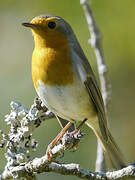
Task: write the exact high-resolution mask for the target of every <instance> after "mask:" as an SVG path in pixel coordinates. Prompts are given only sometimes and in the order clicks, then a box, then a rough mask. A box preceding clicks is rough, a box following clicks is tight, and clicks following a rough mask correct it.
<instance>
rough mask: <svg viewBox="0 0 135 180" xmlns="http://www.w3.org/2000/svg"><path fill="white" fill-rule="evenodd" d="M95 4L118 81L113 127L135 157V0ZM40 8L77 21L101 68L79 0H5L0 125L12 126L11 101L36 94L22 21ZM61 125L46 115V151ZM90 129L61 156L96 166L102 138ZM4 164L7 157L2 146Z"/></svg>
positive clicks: (40, 136)
mask: <svg viewBox="0 0 135 180" xmlns="http://www.w3.org/2000/svg"><path fill="white" fill-rule="evenodd" d="M92 8H93V12H94V15H95V17H96V20H97V23H98V25H99V27H100V30H101V32H102V34H103V48H104V54H105V58H106V62H107V65H108V68H109V77H110V81H111V84H112V98H111V99H112V100H111V106H110V112H109V123H110V129H111V131H112V133H113V136H114V137H115V139H116V141H117V143H118V144H119V146H120V147H121V149H122V151H123V153H124V154H125V156H126V158H127V159H128V161H129V162H134V161H135V153H134V152H135V142H134V133H135V46H134V41H135V1H134V0H130V1H125V0H124V1H123V0H119V1H118V0H113V1H108V0H92ZM40 14H56V15H59V16H62V17H63V18H65V19H66V20H67V21H68V22H69V23H70V24H71V26H72V27H73V29H74V31H75V33H76V35H77V37H78V39H79V41H80V43H81V45H82V47H83V49H84V52H85V53H86V55H87V57H88V58H89V59H90V60H91V64H92V66H93V68H94V70H95V71H97V70H96V60H95V57H94V53H93V50H92V49H91V48H90V46H89V45H88V39H89V31H88V27H87V23H86V19H85V16H84V12H83V10H82V7H81V6H80V3H79V0H65V1H64V0H58V1H56V0H6V1H2V0H0V94H1V96H0V99H1V101H0V120H1V123H0V129H4V130H5V131H6V130H7V126H6V124H5V122H4V116H5V115H6V114H7V113H9V112H10V106H9V104H10V102H11V101H12V100H17V101H20V102H21V103H23V104H24V105H25V106H26V107H27V108H29V107H30V106H31V104H32V103H33V99H34V97H35V96H37V95H36V93H35V90H34V88H33V83H32V79H31V67H30V66H31V54H32V50H33V47H34V44H33V38H32V35H31V32H30V30H28V29H27V28H24V27H22V26H21V23H22V22H27V21H30V20H31V19H32V18H33V17H34V16H37V15H40ZM59 131H60V126H59V124H58V122H57V121H56V120H55V119H53V120H49V121H46V123H44V124H42V126H41V127H40V128H39V129H37V130H36V131H35V133H34V137H35V138H36V139H37V140H39V146H38V149H37V152H34V153H33V154H32V156H33V157H35V156H38V157H40V156H42V155H43V154H44V152H45V149H46V147H47V145H48V144H49V142H50V141H51V140H52V139H53V138H54V137H55V136H56V135H57V133H58V132H59ZM83 132H84V133H85V134H86V136H85V139H84V140H82V141H81V143H80V145H79V149H78V150H77V151H76V152H75V153H72V152H66V153H65V157H64V158H63V159H61V162H68V163H70V162H75V163H80V164H81V165H82V166H83V167H84V168H87V169H90V170H94V164H95V158H96V153H95V152H96V138H95V135H94V134H93V132H92V131H90V130H89V129H88V128H87V127H86V126H85V127H83ZM0 159H1V161H0V168H1V169H3V168H4V164H5V163H6V161H5V159H4V156H3V151H1V150H0ZM39 177H40V178H39V179H44V178H47V179H48V180H52V179H54V178H55V179H63V180H67V179H69V178H70V179H71V180H72V179H77V178H76V177H69V176H61V175H58V174H54V173H46V174H42V175H39Z"/></svg>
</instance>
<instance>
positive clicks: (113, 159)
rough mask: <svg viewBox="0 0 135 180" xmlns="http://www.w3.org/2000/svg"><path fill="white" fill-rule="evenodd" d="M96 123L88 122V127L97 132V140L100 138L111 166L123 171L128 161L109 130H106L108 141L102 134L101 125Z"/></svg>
mask: <svg viewBox="0 0 135 180" xmlns="http://www.w3.org/2000/svg"><path fill="white" fill-rule="evenodd" d="M94 122H95V123H91V122H89V121H87V125H88V126H89V127H91V128H92V130H93V131H94V132H95V134H96V136H97V138H99V140H100V142H101V144H102V147H103V149H104V153H105V156H106V158H107V159H109V161H110V163H111V166H112V167H113V168H115V169H121V168H123V167H126V164H127V163H126V160H125V158H124V156H123V154H122V152H121V151H120V149H119V147H118V145H117V144H116V142H115V141H114V138H113V137H112V135H111V133H110V131H109V129H106V133H107V140H106V139H104V137H103V136H102V132H101V131H100V128H99V125H98V123H97V122H96V121H94Z"/></svg>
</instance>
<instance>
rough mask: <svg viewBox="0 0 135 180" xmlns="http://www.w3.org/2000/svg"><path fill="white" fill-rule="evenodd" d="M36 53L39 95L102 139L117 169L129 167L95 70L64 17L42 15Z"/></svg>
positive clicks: (35, 24)
mask: <svg viewBox="0 0 135 180" xmlns="http://www.w3.org/2000/svg"><path fill="white" fill-rule="evenodd" d="M23 25H24V26H26V27H30V28H31V30H32V33H33V35H34V41H35V49H34V51H33V55H32V79H33V82H34V86H35V89H36V91H37V94H38V95H39V97H40V98H41V99H42V101H43V102H44V104H45V105H46V106H47V107H48V109H50V110H51V111H52V112H53V113H54V114H55V115H56V116H59V117H61V118H63V119H66V120H68V121H72V122H76V121H81V120H84V119H85V118H87V119H88V120H87V121H86V124H87V125H88V126H89V127H90V128H92V130H93V131H94V133H95V134H96V136H97V137H98V138H99V139H100V141H101V144H102V146H103V149H104V151H105V154H107V155H108V156H109V158H110V160H111V162H112V164H113V166H114V167H115V168H121V167H123V166H125V162H124V159H123V156H122V154H121V152H120V150H119V148H118V146H117V145H116V143H115V142H114V139H113V137H112V136H111V134H110V132H109V130H108V128H107V122H106V115H105V110H104V103H103V99H102V96H101V92H100V89H99V87H98V84H97V82H96V79H95V75H94V73H93V71H92V69H91V66H90V64H89V62H88V60H87V58H86V56H85V54H84V52H83V50H82V48H81V46H80V44H79V42H78V40H77V38H76V36H75V34H74V32H73V30H72V28H71V26H70V25H69V24H68V23H67V22H66V21H65V20H64V19H62V18H61V17H59V16H53V15H41V16H38V17H35V18H34V19H32V21H31V22H30V23H23Z"/></svg>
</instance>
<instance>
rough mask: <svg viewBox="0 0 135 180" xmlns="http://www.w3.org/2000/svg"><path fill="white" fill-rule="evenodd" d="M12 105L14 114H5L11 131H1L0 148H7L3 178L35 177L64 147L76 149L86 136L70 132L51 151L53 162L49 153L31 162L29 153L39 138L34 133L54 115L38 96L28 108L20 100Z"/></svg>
mask: <svg viewBox="0 0 135 180" xmlns="http://www.w3.org/2000/svg"><path fill="white" fill-rule="evenodd" d="M10 106H11V113H10V114H9V115H6V119H5V121H6V123H7V124H8V125H9V127H10V131H9V133H8V134H4V133H3V132H2V131H1V135H2V138H3V139H2V141H1V148H2V147H5V148H6V153H5V157H6V159H7V164H6V166H5V170H4V172H3V173H2V175H1V177H2V179H13V178H20V177H25V178H26V179H28V180H30V179H35V178H36V176H35V172H40V170H41V172H44V167H45V166H47V165H48V164H50V163H51V161H54V160H55V159H56V157H58V156H60V155H61V154H62V153H64V151H65V150H67V149H71V148H76V147H77V144H78V142H79V141H80V139H81V138H82V137H83V136H84V134H82V133H81V131H80V130H79V131H77V132H76V133H75V134H74V133H70V132H69V133H68V132H67V133H66V134H65V135H64V136H63V138H62V140H61V141H60V142H59V144H56V145H55V146H54V147H53V149H52V150H51V153H52V159H51V161H49V160H48V155H45V156H43V157H42V158H35V159H34V160H33V161H31V157H30V152H31V151H32V150H35V149H36V148H37V145H38V143H37V141H36V140H34V139H32V133H33V132H34V130H35V129H36V128H38V127H39V126H40V124H41V123H42V122H43V121H45V120H46V119H48V118H52V117H54V115H53V113H51V112H49V111H48V110H47V108H46V107H45V106H44V105H43V104H42V102H41V100H40V99H38V98H36V99H35V101H34V104H33V105H32V106H31V108H30V110H29V111H28V110H27V109H26V108H25V106H23V105H22V104H21V103H19V102H11V104H10ZM41 167H42V168H41Z"/></svg>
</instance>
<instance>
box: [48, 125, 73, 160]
mask: <svg viewBox="0 0 135 180" xmlns="http://www.w3.org/2000/svg"><path fill="white" fill-rule="evenodd" d="M71 124H72V122H69V123H68V124H67V125H66V126H65V127H64V128H63V129H62V130H61V132H60V133H59V134H58V135H57V136H56V137H55V139H54V140H53V141H52V142H51V143H50V144H49V145H48V148H47V152H46V154H47V156H48V160H49V161H51V159H52V153H51V150H52V148H53V147H54V145H55V144H56V143H57V142H59V141H60V140H61V138H62V137H63V135H64V134H65V132H66V131H67V129H68V128H69V127H70V126H71Z"/></svg>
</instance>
